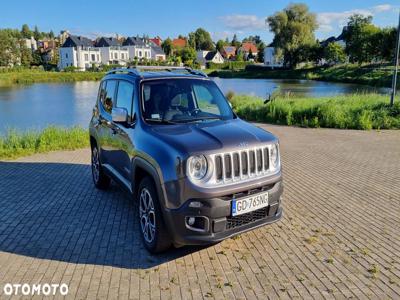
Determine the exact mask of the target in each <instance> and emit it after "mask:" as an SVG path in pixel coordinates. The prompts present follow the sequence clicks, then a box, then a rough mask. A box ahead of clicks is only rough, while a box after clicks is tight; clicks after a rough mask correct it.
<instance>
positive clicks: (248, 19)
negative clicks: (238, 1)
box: [220, 15, 266, 30]
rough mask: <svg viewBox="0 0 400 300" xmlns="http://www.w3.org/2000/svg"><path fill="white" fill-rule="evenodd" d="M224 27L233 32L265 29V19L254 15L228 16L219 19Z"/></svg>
mask: <svg viewBox="0 0 400 300" xmlns="http://www.w3.org/2000/svg"><path fill="white" fill-rule="evenodd" d="M220 19H221V20H222V22H223V23H224V25H225V27H227V28H230V29H233V30H254V29H257V30H258V29H265V28H266V25H265V19H262V18H259V17H257V16H255V15H229V16H223V17H220Z"/></svg>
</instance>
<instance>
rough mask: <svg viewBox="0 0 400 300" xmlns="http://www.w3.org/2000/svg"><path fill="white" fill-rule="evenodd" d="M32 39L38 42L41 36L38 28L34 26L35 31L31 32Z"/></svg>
mask: <svg viewBox="0 0 400 300" xmlns="http://www.w3.org/2000/svg"><path fill="white" fill-rule="evenodd" d="M33 37H34V38H35V40H37V41H38V40H40V38H41V37H42V34H41V33H40V31H39V28H38V27H37V26H36V25H35V29H34V31H33Z"/></svg>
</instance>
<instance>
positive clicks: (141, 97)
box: [139, 76, 237, 126]
mask: <svg viewBox="0 0 400 300" xmlns="http://www.w3.org/2000/svg"><path fill="white" fill-rule="evenodd" d="M171 79H178V80H179V79H192V80H199V81H209V82H213V83H214V84H215V85H216V86H217V88H218V91H219V92H220V93H221V95H222V96H223V98H224V99H225V101H226V102H227V103H228V106H229V109H230V111H231V112H232V120H233V119H237V115H236V114H235V112H234V111H233V109H232V107H231V105H230V103H229V100H228V99H226V97H225V95H224V93H222V91H221V89H220V88H219V87H218V85H217V84H216V83H215V82H214V81H213V80H211V79H210V78H208V77H192V76H169V77H154V78H143V79H141V80H140V81H139V85H140V86H139V109H140V118H141V119H142V121H143V122H144V123H145V124H147V125H149V126H151V125H176V124H188V123H176V124H172V123H171V124H162V123H161V124H156V123H153V124H152V123H149V122H147V121H146V119H145V118H144V88H143V87H144V84H145V83H146V82H149V81H160V80H171ZM215 120H216V121H217V119H215ZM220 120H222V121H226V120H225V119H223V118H222V116H221V119H220ZM196 121H199V120H196Z"/></svg>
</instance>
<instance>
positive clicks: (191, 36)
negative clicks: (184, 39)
mask: <svg viewBox="0 0 400 300" xmlns="http://www.w3.org/2000/svg"><path fill="white" fill-rule="evenodd" d="M188 45H189V47H192V48H193V49H196V35H195V33H194V32H191V33H189V38H188Z"/></svg>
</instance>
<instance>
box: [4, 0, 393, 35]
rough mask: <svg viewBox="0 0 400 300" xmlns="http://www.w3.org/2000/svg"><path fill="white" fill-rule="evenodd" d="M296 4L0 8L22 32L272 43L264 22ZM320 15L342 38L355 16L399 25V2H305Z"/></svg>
mask: <svg viewBox="0 0 400 300" xmlns="http://www.w3.org/2000/svg"><path fill="white" fill-rule="evenodd" d="M291 2H292V1H281V0H275V1H272V0H262V1H259V0H253V1H243V0H203V1H191V0H169V1H165V0H163V1H158V0H151V1H138V0H136V1H133V0H124V1H121V0H119V1H110V0H109V1H99V0H98V1H92V0H89V1H84V0H79V1H77V0H69V1H54V0H51V1H50V0H41V1H4V2H2V3H1V6H0V7H1V9H0V27H1V28H8V27H11V28H20V27H21V25H22V24H23V23H27V24H28V25H29V26H32V27H33V26H34V25H38V26H39V29H40V30H42V31H49V30H50V29H52V30H53V31H54V32H55V33H58V32H59V31H60V30H62V29H68V30H69V31H70V32H71V33H74V34H78V35H85V36H89V37H92V38H93V37H96V36H100V35H105V36H111V35H115V33H119V34H121V35H125V36H129V35H131V36H132V35H137V34H139V35H142V34H148V35H149V36H155V35H160V36H161V37H162V38H166V37H168V36H169V37H176V36H177V35H178V34H183V35H187V34H188V32H190V31H193V30H195V29H196V28H198V27H203V28H205V29H206V30H208V31H210V33H211V34H212V37H213V39H214V40H217V39H219V38H226V37H229V38H232V36H233V34H235V33H236V34H237V35H238V36H239V38H244V37H245V36H248V35H260V36H261V37H262V39H263V40H264V41H265V42H266V43H269V42H271V41H272V37H273V36H272V34H271V33H270V32H269V30H268V27H267V26H266V24H265V18H266V17H267V16H270V15H272V14H274V13H275V12H276V11H279V10H281V9H283V8H284V7H286V6H287V5H288V4H289V3H291ZM303 3H306V4H307V5H308V6H309V8H310V11H311V12H314V13H315V14H316V15H317V19H318V23H319V29H318V31H317V32H316V36H317V38H319V39H324V38H327V37H329V36H332V35H338V34H340V32H341V28H342V27H343V25H344V24H345V23H346V21H347V19H348V17H349V16H350V15H352V14H353V13H360V14H363V15H371V16H373V18H374V19H373V20H374V23H375V24H377V25H379V26H395V25H397V22H398V12H399V8H400V1H399V0H396V1H389V0H388V1H383V2H382V1H373V0H363V1H361V0H352V1H348V0H347V1H344V0H336V1H325V0H324V1H321V0H319V1H317V0H313V1H303Z"/></svg>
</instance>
